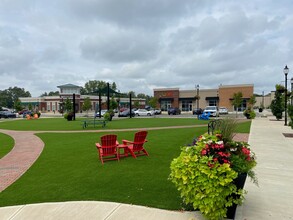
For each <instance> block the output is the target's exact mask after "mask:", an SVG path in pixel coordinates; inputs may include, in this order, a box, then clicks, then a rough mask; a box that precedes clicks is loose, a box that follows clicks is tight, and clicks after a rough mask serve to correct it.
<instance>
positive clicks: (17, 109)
mask: <svg viewBox="0 0 293 220" xmlns="http://www.w3.org/2000/svg"><path fill="white" fill-rule="evenodd" d="M14 109H15V110H16V111H18V112H19V111H21V110H22V107H21V102H20V100H19V99H17V100H16V102H15V103H14Z"/></svg>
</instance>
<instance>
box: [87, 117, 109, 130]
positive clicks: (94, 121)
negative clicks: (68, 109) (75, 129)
mask: <svg viewBox="0 0 293 220" xmlns="http://www.w3.org/2000/svg"><path fill="white" fill-rule="evenodd" d="M89 125H93V126H94V128H95V127H96V125H102V127H103V128H104V127H105V126H106V120H103V119H89V120H85V121H83V122H82V128H83V129H85V128H87V127H88V126H89Z"/></svg>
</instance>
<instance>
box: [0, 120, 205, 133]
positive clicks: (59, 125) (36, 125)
mask: <svg viewBox="0 0 293 220" xmlns="http://www.w3.org/2000/svg"><path fill="white" fill-rule="evenodd" d="M84 120H85V118H77V119H76V121H67V120H65V119H64V118H40V119H37V120H26V119H20V120H13V121H12V120H9V121H8V120H7V121H3V122H1V123H0V128H2V129H9V130H18V131H74V130H83V129H82V121H84ZM207 123H208V121H203V120H197V119H195V118H131V119H129V118H125V119H116V120H115V119H114V120H113V121H111V122H109V123H107V125H106V127H105V128H102V126H101V125H98V126H97V127H96V128H93V126H89V127H88V128H86V129H85V130H108V129H121V128H144V127H146V128H148V127H165V126H178V125H199V124H207Z"/></svg>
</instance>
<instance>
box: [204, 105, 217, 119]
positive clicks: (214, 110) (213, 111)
mask: <svg viewBox="0 0 293 220" xmlns="http://www.w3.org/2000/svg"><path fill="white" fill-rule="evenodd" d="M203 112H204V113H208V112H210V113H211V116H214V117H218V116H219V111H218V108H217V106H207V107H205V109H204V111H203Z"/></svg>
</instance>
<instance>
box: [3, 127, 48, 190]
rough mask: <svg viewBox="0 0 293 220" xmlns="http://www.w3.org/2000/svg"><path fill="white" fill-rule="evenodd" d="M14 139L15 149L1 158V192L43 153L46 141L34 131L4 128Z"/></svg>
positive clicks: (5, 132) (4, 131)
mask: <svg viewBox="0 0 293 220" xmlns="http://www.w3.org/2000/svg"><path fill="white" fill-rule="evenodd" d="M0 132H1V133H4V134H7V135H9V136H11V137H12V138H13V139H14V143H15V145H14V147H13V149H12V150H11V151H10V152H9V153H8V154H7V155H5V156H4V157H3V158H2V159H1V160H0V192H2V191H3V190H4V189H6V188H7V187H8V186H10V185H11V184H12V183H14V182H15V181H16V180H17V179H18V178H19V177H21V176H22V174H24V173H25V172H26V171H27V170H28V169H29V168H30V167H31V165H33V163H34V162H35V161H36V160H37V159H38V157H39V155H40V154H41V152H42V150H43V148H44V143H43V141H42V140H41V139H40V138H38V137H37V136H35V135H34V132H26V131H10V130H2V129H0Z"/></svg>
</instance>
